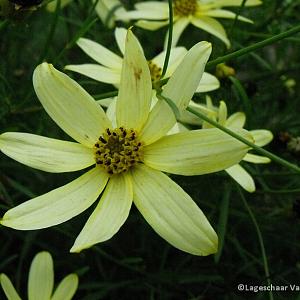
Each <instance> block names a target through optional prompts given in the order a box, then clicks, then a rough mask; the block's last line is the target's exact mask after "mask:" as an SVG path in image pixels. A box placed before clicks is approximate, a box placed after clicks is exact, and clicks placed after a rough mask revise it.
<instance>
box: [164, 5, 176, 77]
mask: <svg viewBox="0 0 300 300" xmlns="http://www.w3.org/2000/svg"><path fill="white" fill-rule="evenodd" d="M168 1H169V35H168V45H167V51H166V57H165V61H164V66H163V70H162V74H161V78H163V77H164V76H165V74H166V72H167V69H168V64H169V59H170V54H171V48H172V37H173V6H172V0H168Z"/></svg>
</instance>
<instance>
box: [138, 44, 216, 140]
mask: <svg viewBox="0 0 300 300" xmlns="http://www.w3.org/2000/svg"><path fill="white" fill-rule="evenodd" d="M210 53H211V44H210V43H207V42H200V43H198V44H196V45H195V46H194V47H192V48H191V49H190V50H189V51H188V52H187V54H186V55H185V57H184V59H183V61H182V62H181V63H180V65H179V66H178V68H177V69H176V71H175V72H174V73H173V75H172V76H171V77H170V79H169V81H168V83H167V84H166V85H165V86H164V89H163V92H162V94H163V95H164V96H165V97H167V98H169V99H171V100H172V101H173V102H174V104H175V105H176V106H177V107H178V109H179V110H180V111H183V110H185V108H186V107H187V105H188V104H189V101H190V100H191V98H192V96H193V94H194V93H195V91H196V89H197V86H198V84H199V81H200V79H201V77H202V74H203V72H204V68H205V64H206V62H207V60H208V58H209V55H210ZM175 123H176V119H175V117H174V113H173V111H172V109H171V108H170V107H169V105H168V104H167V103H166V102H165V101H163V100H159V101H158V102H157V103H156V105H155V106H154V108H153V109H152V110H151V112H150V114H149V118H148V120H147V122H146V124H145V126H144V128H143V130H142V132H141V139H142V140H143V141H144V143H145V144H151V143H153V142H155V141H156V140H158V139H159V138H161V137H162V136H164V135H165V134H166V133H167V132H168V131H169V130H170V129H171V128H172V127H173V126H174V124H175Z"/></svg>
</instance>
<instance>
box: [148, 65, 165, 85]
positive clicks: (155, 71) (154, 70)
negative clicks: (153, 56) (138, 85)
mask: <svg viewBox="0 0 300 300" xmlns="http://www.w3.org/2000/svg"><path fill="white" fill-rule="evenodd" d="M148 66H149V70H150V75H151V80H152V82H155V81H158V80H159V79H160V77H161V74H162V69H161V68H160V67H159V66H158V65H156V64H155V63H154V62H153V61H152V60H149V61H148Z"/></svg>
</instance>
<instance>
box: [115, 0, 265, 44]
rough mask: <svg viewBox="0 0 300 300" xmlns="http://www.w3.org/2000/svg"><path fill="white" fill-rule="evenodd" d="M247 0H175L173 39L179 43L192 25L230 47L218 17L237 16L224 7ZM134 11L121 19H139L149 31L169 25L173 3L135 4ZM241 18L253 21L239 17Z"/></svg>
mask: <svg viewBox="0 0 300 300" xmlns="http://www.w3.org/2000/svg"><path fill="white" fill-rule="evenodd" d="M242 2H243V0H174V1H173V14H174V23H173V41H172V45H173V46H175V45H177V43H178V40H179V38H180V36H181V34H182V32H183V31H184V30H185V28H186V27H187V26H188V25H189V24H192V25H194V26H196V27H198V28H199V29H202V30H204V31H207V32H208V33H210V34H212V35H214V36H216V37H217V38H219V39H220V40H222V41H223V42H224V43H225V44H226V46H227V47H230V41H229V40H228V37H227V34H226V32H225V29H224V27H223V26H222V24H221V23H220V22H219V21H217V20H216V18H224V19H235V17H236V14H235V13H233V12H231V11H229V10H225V9H223V7H227V6H241V4H242ZM260 4H262V1H261V0H247V1H246V3H245V6H256V5H260ZM135 9H136V10H134V11H127V12H123V13H121V14H119V16H118V19H120V20H123V19H124V20H125V19H126V20H128V19H131V20H138V21H137V22H136V23H135V24H136V25H137V26H139V27H141V28H144V29H148V30H157V29H159V28H161V27H163V26H167V25H168V22H169V21H168V19H169V6H168V3H167V2H159V1H147V2H140V3H136V4H135ZM238 20H240V21H244V22H248V23H253V22H252V21H251V20H249V19H247V18H245V17H242V16H238Z"/></svg>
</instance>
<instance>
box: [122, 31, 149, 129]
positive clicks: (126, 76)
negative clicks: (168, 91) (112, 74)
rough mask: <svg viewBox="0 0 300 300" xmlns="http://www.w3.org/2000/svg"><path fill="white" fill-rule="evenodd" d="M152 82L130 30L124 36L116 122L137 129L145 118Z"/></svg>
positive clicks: (143, 58) (144, 60) (145, 62)
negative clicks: (124, 43) (124, 45)
mask: <svg viewBox="0 0 300 300" xmlns="http://www.w3.org/2000/svg"><path fill="white" fill-rule="evenodd" d="M151 96H152V82H151V76H150V71H149V67H148V63H147V61H146V58H145V56H144V53H143V50H142V47H141V45H140V43H139V42H138V40H137V39H136V37H135V36H134V35H133V33H132V32H131V30H128V33H127V37H126V48H125V56H124V60H123V68H122V74H121V82H120V89H119V95H118V100H117V124H118V126H125V127H126V128H134V129H135V130H137V131H139V130H140V129H141V128H142V126H143V125H144V123H145V122H146V120H147V117H148V114H149V110H150V104H151Z"/></svg>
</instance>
